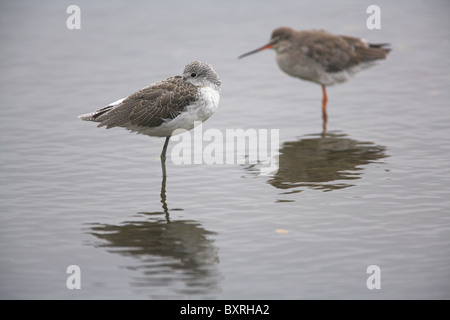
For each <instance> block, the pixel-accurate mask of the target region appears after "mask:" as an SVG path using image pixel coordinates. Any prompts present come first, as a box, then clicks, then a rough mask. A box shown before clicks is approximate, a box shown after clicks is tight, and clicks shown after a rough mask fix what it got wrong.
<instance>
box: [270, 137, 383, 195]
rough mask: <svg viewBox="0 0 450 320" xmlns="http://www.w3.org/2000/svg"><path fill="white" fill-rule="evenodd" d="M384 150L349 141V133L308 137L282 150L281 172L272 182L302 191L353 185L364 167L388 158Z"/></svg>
mask: <svg viewBox="0 0 450 320" xmlns="http://www.w3.org/2000/svg"><path fill="white" fill-rule="evenodd" d="M385 150H386V148H385V147H382V146H378V145H375V144H373V143H372V142H362V141H357V140H354V139H350V138H348V137H347V135H346V134H343V133H339V132H328V133H322V134H316V135H309V136H307V137H305V138H303V139H301V140H298V141H290V142H285V143H283V145H282V146H281V147H280V155H279V169H278V172H277V173H276V174H275V175H274V176H273V177H272V178H271V179H270V180H269V183H270V184H272V185H273V186H274V187H277V188H279V189H292V188H295V191H292V192H299V191H301V190H302V188H312V189H318V190H322V191H331V190H335V189H342V188H347V187H350V186H352V184H351V183H347V182H346V181H348V180H355V179H359V178H360V177H361V174H362V170H363V168H362V167H361V166H363V165H366V164H369V163H373V162H375V161H377V160H379V159H382V158H385V157H387V155H386V154H385Z"/></svg>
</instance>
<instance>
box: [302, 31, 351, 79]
mask: <svg viewBox="0 0 450 320" xmlns="http://www.w3.org/2000/svg"><path fill="white" fill-rule="evenodd" d="M300 43H301V46H302V52H303V53H304V54H305V55H306V56H307V57H308V58H310V59H311V60H313V61H314V62H315V63H316V64H319V65H320V66H321V67H322V68H323V69H324V70H325V71H326V72H340V71H343V70H345V69H346V68H348V67H350V66H351V65H352V64H355V61H354V57H353V53H352V47H351V45H350V44H349V43H348V42H347V41H346V40H345V39H343V38H342V37H340V36H335V35H332V34H330V33H328V32H326V31H317V30H313V31H310V32H308V31H305V32H304V34H302V39H301V42H300Z"/></svg>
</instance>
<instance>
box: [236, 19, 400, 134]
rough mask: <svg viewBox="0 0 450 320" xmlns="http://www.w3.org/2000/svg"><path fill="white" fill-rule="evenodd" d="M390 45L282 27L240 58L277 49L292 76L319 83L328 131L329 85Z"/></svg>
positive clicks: (380, 55)
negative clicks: (266, 42)
mask: <svg viewBox="0 0 450 320" xmlns="http://www.w3.org/2000/svg"><path fill="white" fill-rule="evenodd" d="M387 46H389V44H387V43H379V44H373V43H368V42H366V41H365V40H362V39H359V38H354V37H349V36H338V35H333V34H331V33H328V32H326V31H324V30H304V31H296V30H294V29H291V28H287V27H280V28H277V29H275V30H274V31H273V32H272V36H271V39H270V42H269V43H268V44H266V45H264V46H262V47H260V48H258V49H255V50H253V51H250V52H247V53H244V54H242V55H240V56H239V59H240V58H243V57H246V56H248V55H251V54H253V53H256V52H259V51H262V50H265V49H274V50H275V52H276V59H277V63H278V66H279V67H280V69H281V70H283V71H284V72H286V73H287V74H288V75H290V76H293V77H296V78H300V79H303V80H307V81H312V82H315V83H318V84H320V85H321V86H322V93H323V98H322V118H323V130H324V131H326V124H327V118H328V117H327V109H326V108H327V101H328V97H327V91H326V86H331V85H333V84H336V83H341V82H345V81H347V80H349V78H350V76H352V75H353V74H355V73H356V72H358V71H361V70H363V69H365V68H368V67H370V66H372V65H374V64H375V62H376V61H377V60H381V59H385V58H386V56H387V54H388V53H389V52H390V51H391V49H389V48H387Z"/></svg>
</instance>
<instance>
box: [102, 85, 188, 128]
mask: <svg viewBox="0 0 450 320" xmlns="http://www.w3.org/2000/svg"><path fill="white" fill-rule="evenodd" d="M195 93H196V87H195V86H193V85H191V84H189V83H186V82H185V81H184V80H183V79H182V78H181V77H172V78H169V79H167V80H164V81H161V82H157V83H155V84H153V85H151V86H149V87H146V88H143V89H141V90H139V91H137V92H135V93H133V94H131V95H130V96H129V97H127V98H126V99H125V100H124V101H123V102H122V103H120V104H119V105H118V106H117V107H115V108H113V109H112V110H110V111H109V112H107V113H104V114H102V115H101V116H100V117H98V119H97V121H99V122H100V124H99V127H102V126H106V127H107V128H108V129H109V128H113V127H117V126H126V125H129V124H131V125H137V126H146V127H157V126H159V125H161V124H162V123H163V122H164V121H165V119H174V118H175V117H177V116H178V115H179V114H180V113H181V112H182V111H183V110H184V108H185V107H186V106H188V105H189V104H191V103H192V101H193V100H194V99H195Z"/></svg>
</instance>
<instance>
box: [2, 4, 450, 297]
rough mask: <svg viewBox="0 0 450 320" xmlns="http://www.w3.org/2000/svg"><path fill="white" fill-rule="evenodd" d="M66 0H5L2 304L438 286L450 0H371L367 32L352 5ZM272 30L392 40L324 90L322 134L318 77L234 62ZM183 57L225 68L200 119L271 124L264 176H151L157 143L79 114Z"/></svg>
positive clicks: (445, 217)
mask: <svg viewBox="0 0 450 320" xmlns="http://www.w3.org/2000/svg"><path fill="white" fill-rule="evenodd" d="M70 4H72V3H69V2H61V1H59V2H46V3H29V2H26V1H14V2H7V3H6V2H2V3H1V4H0V25H1V28H0V43H1V44H2V45H1V50H0V70H1V72H0V170H1V174H0V195H1V196H0V197H1V198H0V199H1V201H0V228H1V229H0V298H3V299H29V298H31V299H37V298H44V299H95V298H102V299H305V298H313V299H314V298H322V299H337V298H338V299H342V298H344V299H353V298H361V299H399V298H406V299H417V298H425V299H432V298H438V299H448V298H450V281H449V279H450V258H449V257H450V214H449V208H450V200H449V191H450V161H449V156H450V130H449V125H448V123H449V120H450V113H449V111H448V99H447V91H448V88H449V85H450V62H449V59H448V52H449V49H450V41H449V39H450V37H449V36H450V23H449V20H448V18H447V13H448V12H449V10H448V9H449V3H448V2H447V1H435V2H433V5H430V4H427V3H424V2H411V1H396V2H395V3H390V2H389V3H388V2H380V3H379V4H378V5H379V6H380V7H381V13H382V25H381V26H382V28H381V30H368V29H367V28H366V19H367V17H368V15H367V14H366V8H367V6H368V5H370V4H372V3H369V2H361V1H347V2H345V3H340V4H337V3H335V2H331V1H323V2H318V3H316V2H314V3H307V4H306V3H300V2H299V3H297V2H291V1H281V2H277V3H276V5H275V3H273V2H272V1H267V2H261V1H250V2H245V3H239V4H237V3H234V2H224V1H220V2H217V3H215V4H214V5H213V6H211V5H210V2H207V1H204V2H202V1H199V2H195V4H192V3H190V4H189V3H185V2H182V1H164V2H155V3H153V2H151V1H140V2H133V5H130V4H129V3H127V2H122V1H115V2H112V3H111V2H108V3H107V4H106V2H105V3H101V2H95V3H91V2H87V1H78V2H77V4H78V5H79V6H80V8H81V14H82V20H81V21H82V22H81V30H68V29H67V27H66V19H67V17H68V14H67V13H66V8H67V6H68V5H70ZM268 17H270V19H269V18H268ZM282 25H286V26H292V27H294V28H296V29H307V28H322V29H326V30H329V31H332V32H335V33H340V34H348V35H355V36H361V37H363V38H367V39H370V40H371V41H373V42H390V43H391V44H392V48H393V51H392V53H391V54H390V55H389V57H388V59H387V60H386V61H382V62H381V63H379V65H377V66H375V67H373V68H371V69H368V70H365V71H363V72H361V73H360V74H358V75H356V76H355V78H354V79H352V80H351V81H349V82H348V83H345V84H343V85H339V86H335V87H330V88H329V90H328V98H329V102H328V109H329V111H328V116H329V120H328V132H327V133H326V134H323V133H322V132H321V128H322V122H321V117H320V103H321V101H320V100H321V89H320V87H319V86H318V85H316V84H313V83H308V82H305V81H300V80H297V79H294V78H291V77H289V76H287V75H285V74H283V73H282V72H281V71H280V70H279V69H278V67H277V65H276V62H275V58H274V52H271V51H265V52H261V53H258V54H256V55H253V56H251V57H248V58H245V59H242V60H237V56H238V55H240V54H242V53H244V52H247V51H249V50H251V49H254V48H256V47H258V46H261V45H263V44H264V43H266V42H267V41H268V39H269V37H270V33H271V31H272V29H274V28H276V27H278V26H282ZM195 59H198V60H202V61H207V62H209V63H211V64H212V65H213V66H214V68H215V70H216V71H217V72H218V74H219V75H220V77H221V79H222V81H223V91H222V97H221V102H220V108H219V110H218V111H217V113H216V114H215V115H214V116H213V117H212V118H211V119H209V120H208V121H207V122H206V123H205V124H204V125H203V127H204V129H205V130H208V129H218V130H220V131H222V132H225V130H226V129H229V128H242V129H249V128H255V129H259V128H261V129H279V136H280V156H279V170H278V172H277V173H276V174H274V175H270V176H264V175H260V174H259V173H260V169H261V167H262V165H261V164H242V165H240V164H228V165H219V164H217V165H206V164H201V165H198V164H192V165H175V164H174V163H172V162H171V161H170V158H169V160H168V162H167V171H168V177H167V180H162V178H161V168H160V160H159V154H160V152H161V148H162V145H163V140H162V139H157V138H149V137H145V136H138V135H134V134H130V133H128V132H126V131H125V130H122V129H112V130H104V129H97V128H96V126H95V125H94V124H93V123H88V122H82V121H80V120H79V119H78V118H77V115H79V114H82V113H86V112H90V111H94V110H96V109H97V108H99V107H101V106H103V105H105V104H107V103H109V102H112V101H115V100H117V99H119V98H122V97H124V96H126V95H128V94H130V93H132V92H133V91H135V90H136V89H139V88H142V87H144V86H146V85H148V84H150V83H152V82H156V81H158V80H161V79H164V78H166V77H169V76H172V75H175V74H180V73H181V71H182V69H183V67H184V65H185V64H186V63H188V62H190V61H192V60H195ZM173 145H174V144H173V143H172V144H171V145H169V152H170V150H171V148H173ZM69 265H78V266H79V267H80V269H81V289H80V290H69V289H68V288H67V286H66V280H67V278H68V276H69V275H68V274H67V273H66V269H67V267H68V266H69ZM370 265H378V266H379V267H380V269H381V289H380V290H369V289H368V288H367V286H366V280H367V278H368V277H369V274H367V273H366V269H367V267H368V266H370Z"/></svg>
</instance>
